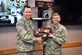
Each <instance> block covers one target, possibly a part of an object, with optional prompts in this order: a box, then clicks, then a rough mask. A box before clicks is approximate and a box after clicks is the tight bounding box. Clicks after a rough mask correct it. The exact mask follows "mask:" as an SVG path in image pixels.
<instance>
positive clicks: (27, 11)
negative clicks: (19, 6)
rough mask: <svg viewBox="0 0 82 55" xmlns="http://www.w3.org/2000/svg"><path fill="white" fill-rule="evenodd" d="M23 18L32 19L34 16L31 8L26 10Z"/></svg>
mask: <svg viewBox="0 0 82 55" xmlns="http://www.w3.org/2000/svg"><path fill="white" fill-rule="evenodd" d="M23 16H24V17H25V18H26V20H28V19H30V18H31V16H32V10H31V8H25V9H24V11H23Z"/></svg>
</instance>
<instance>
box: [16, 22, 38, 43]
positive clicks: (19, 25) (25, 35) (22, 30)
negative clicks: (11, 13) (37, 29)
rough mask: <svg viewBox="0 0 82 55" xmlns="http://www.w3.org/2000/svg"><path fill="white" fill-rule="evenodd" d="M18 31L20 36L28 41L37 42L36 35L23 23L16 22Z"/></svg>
mask: <svg viewBox="0 0 82 55" xmlns="http://www.w3.org/2000/svg"><path fill="white" fill-rule="evenodd" d="M16 29H17V33H18V35H19V38H20V39H21V40H22V41H24V42H27V43H31V44H33V43H35V42H36V41H37V39H36V37H34V35H33V33H32V32H30V31H29V30H26V29H25V27H24V24H23V23H17V24H16Z"/></svg>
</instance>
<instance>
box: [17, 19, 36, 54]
mask: <svg viewBox="0 0 82 55" xmlns="http://www.w3.org/2000/svg"><path fill="white" fill-rule="evenodd" d="M16 29H17V52H18V53H20V55H22V54H23V55H26V54H27V52H31V51H33V48H34V43H35V42H36V37H34V34H33V30H34V25H33V23H32V20H24V18H22V19H20V20H19V21H18V22H17V24H16ZM24 53H25V54H24ZM28 55H31V54H28Z"/></svg>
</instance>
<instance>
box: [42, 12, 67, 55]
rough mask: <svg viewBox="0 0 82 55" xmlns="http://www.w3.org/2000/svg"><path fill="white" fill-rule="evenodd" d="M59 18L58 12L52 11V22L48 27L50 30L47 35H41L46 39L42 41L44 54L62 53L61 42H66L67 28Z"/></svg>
mask: <svg viewBox="0 0 82 55" xmlns="http://www.w3.org/2000/svg"><path fill="white" fill-rule="evenodd" d="M60 20H61V18H60V14H59V13H54V14H53V16H52V19H51V21H52V23H51V24H50V29H51V31H52V32H49V33H48V34H47V35H46V34H45V35H43V37H45V38H46V37H47V39H46V40H45V41H44V42H45V47H44V55H61V54H62V49H61V46H62V44H64V43H66V40H67V39H66V37H67V30H66V28H65V26H63V25H62V24H60ZM46 32H47V30H46ZM45 38H44V39H45Z"/></svg>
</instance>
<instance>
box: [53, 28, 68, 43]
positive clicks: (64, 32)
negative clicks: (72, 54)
mask: <svg viewBox="0 0 82 55" xmlns="http://www.w3.org/2000/svg"><path fill="white" fill-rule="evenodd" d="M53 35H54V36H53V37H52V39H53V41H55V42H57V43H59V44H64V43H65V42H66V40H67V38H66V37H67V30H66V28H63V29H62V32H61V33H60V34H56V33H54V34H53Z"/></svg>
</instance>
